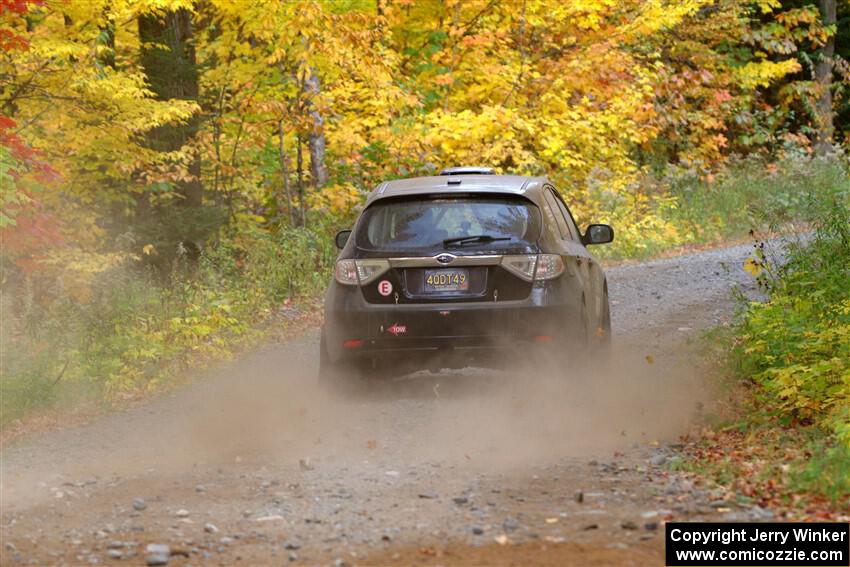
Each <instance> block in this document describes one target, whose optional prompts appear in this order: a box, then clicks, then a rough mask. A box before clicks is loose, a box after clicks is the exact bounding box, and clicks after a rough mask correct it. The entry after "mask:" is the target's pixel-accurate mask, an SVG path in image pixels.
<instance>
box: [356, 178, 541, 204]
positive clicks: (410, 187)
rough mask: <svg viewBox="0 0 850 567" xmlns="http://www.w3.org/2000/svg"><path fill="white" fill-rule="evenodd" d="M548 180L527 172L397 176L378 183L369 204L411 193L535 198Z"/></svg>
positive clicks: (370, 195) (368, 201) (370, 196)
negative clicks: (492, 194) (519, 173)
mask: <svg viewBox="0 0 850 567" xmlns="http://www.w3.org/2000/svg"><path fill="white" fill-rule="evenodd" d="M545 183H548V181H547V179H546V178H545V177H529V176H525V175H492V174H488V175H469V174H467V175H436V176H432V177H411V178H409V179H395V180H393V181H385V182H383V183H381V184H380V185H378V186H377V187H376V188H375V190H374V191H372V193H370V194H369V198H368V200H367V201H366V204H367V205H369V204H371V203H373V202H375V201H378V200H381V199H385V198H390V197H404V196H408V195H411V196H412V195H452V194H459V193H463V194H469V193H496V194H498V193H502V194H507V195H522V196H525V197H528V198H530V199H532V200H534V201H536V200H537V199H536V197H537V194H538V193H539V192H540V189H541V188H542V187H543V185H544V184H545Z"/></svg>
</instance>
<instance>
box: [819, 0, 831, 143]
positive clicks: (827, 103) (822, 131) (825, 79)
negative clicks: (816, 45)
mask: <svg viewBox="0 0 850 567" xmlns="http://www.w3.org/2000/svg"><path fill="white" fill-rule="evenodd" d="M819 3H820V12H821V17H822V18H823V25H824V26H831V25H835V22H836V8H835V4H836V0H820V2H819ZM834 55H835V34H834V33H833V34H832V35H831V36H830V37H829V40H828V41H827V42H826V44H825V45H824V46H823V47H822V48H821V50H820V53H819V54H818V61H817V64H816V65H815V81H816V82H817V86H818V99H817V101H815V110H816V112H817V139H816V141H815V151H816V152H817V154H818V155H823V154H825V153H828V152H829V151H830V150H831V149H832V136H833V133H834V132H835V126H834V124H833V109H832V69H833V56H834Z"/></svg>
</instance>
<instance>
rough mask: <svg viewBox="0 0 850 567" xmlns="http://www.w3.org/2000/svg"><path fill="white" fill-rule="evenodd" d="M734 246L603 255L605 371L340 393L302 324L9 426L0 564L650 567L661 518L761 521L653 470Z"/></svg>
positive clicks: (728, 279) (671, 433)
mask: <svg viewBox="0 0 850 567" xmlns="http://www.w3.org/2000/svg"><path fill="white" fill-rule="evenodd" d="M750 249H751V248H750V247H749V246H737V247H733V248H727V249H722V250H712V251H707V252H699V253H696V254H691V255H686V256H679V257H675V258H668V259H663V260H656V261H652V262H646V263H641V264H630V265H624V266H618V267H614V268H611V269H609V270H608V277H609V287H610V295H611V300H612V316H613V324H614V330H615V356H614V360H613V361H612V363H611V364H610V366H604V367H603V366H599V367H597V368H596V369H593V370H590V371H581V372H577V371H576V370H575V369H569V368H567V369H564V372H563V374H561V375H559V376H545V375H541V372H540V370H539V369H537V368H529V369H526V370H524V371H521V372H508V371H505V372H489V371H483V370H476V369H469V370H465V371H462V372H448V371H446V372H442V373H439V374H428V373H423V374H419V375H414V376H408V377H405V378H403V379H400V380H397V381H395V382H392V383H389V384H384V385H381V386H380V387H376V388H373V389H371V390H370V391H369V392H364V393H361V394H359V395H356V396H353V397H348V398H344V399H340V398H335V397H329V396H327V395H324V394H323V393H322V392H321V391H319V390H318V389H317V388H316V384H315V374H316V361H317V348H318V332H317V331H316V330H313V331H311V332H309V333H307V334H305V335H304V336H302V337H300V338H298V339H295V340H293V341H290V342H288V343H286V344H281V345H278V346H273V347H269V348H266V349H265V350H262V351H259V352H256V353H253V354H251V355H249V356H246V357H244V358H242V359H241V360H238V361H235V362H232V363H229V364H225V365H222V366H220V367H219V368H217V369H215V370H214V371H211V372H209V376H208V377H206V378H205V379H203V380H199V381H198V382H197V383H195V384H193V385H191V386H189V387H187V388H185V389H183V390H181V391H179V392H177V393H175V394H174V395H172V396H170V397H169V398H167V399H163V400H160V401H157V402H155V403H152V404H149V405H145V406H141V407H138V408H134V409H132V410H129V411H127V412H123V413H120V414H116V415H112V416H108V417H105V418H103V419H100V420H98V421H96V422H94V423H92V424H89V425H86V426H82V427H71V428H68V429H65V430H62V431H57V432H51V433H47V434H44V435H41V436H38V437H36V438H31V439H29V440H27V441H25V442H22V443H20V444H18V445H17V446H15V447H13V448H11V449H7V450H5V451H4V453H3V455H2V463H0V467H2V468H1V469H0V472H2V485H0V489H2V493H1V494H2V506H0V508H2V510H0V536H2V548H0V563H2V564H3V565H13V564H33V565H96V564H126V565H140V564H141V565H143V564H145V562H146V559H152V558H150V557H148V556H150V555H151V554H149V553H147V552H146V546H147V544H164V545H168V546H169V551H170V555H168V557H166V558H164V559H167V560H168V564H169V565H187V564H192V565H233V564H235V563H236V562H237V561H238V562H239V563H241V564H245V565H282V564H295V565H298V564H309V565H334V564H335V565H343V564H347V565H357V564H361V565H367V564H368V565H384V564H386V565H420V564H421V565H529V564H539V565H663V560H662V552H663V522H664V521H665V520H669V519H671V518H675V519H696V518H705V519H717V520H724V519H725V520H729V519H748V518H757V517H770V511H767V510H761V509H757V510H752V509H749V510H743V509H737V508H735V506H734V505H732V504H730V503H728V502H723V501H721V500H720V493H711V492H709V491H706V490H703V489H701V488H700V487H695V486H693V485H692V484H691V483H690V482H689V481H687V480H686V479H684V478H682V477H680V476H677V475H676V474H675V473H672V472H670V470H669V465H670V463H671V460H675V459H676V457H675V451H674V449H675V443H676V441H677V439H678V436H679V435H680V434H682V433H683V432H685V431H687V430H688V428H689V427H691V426H692V425H693V424H694V423H697V422H698V421H699V420H700V419H702V416H703V414H705V413H706V412H710V411H711V400H712V399H713V398H714V396H713V395H712V392H711V391H710V389H709V388H708V387H707V385H706V384H707V381H706V380H704V377H702V376H701V370H700V368H698V367H697V365H696V363H695V357H694V353H693V349H692V348H691V346H689V344H688V343H689V340H690V339H691V338H692V337H695V336H696V335H697V334H698V333H699V330H700V329H703V328H705V327H708V326H712V325H716V324H718V323H722V322H723V321H724V320H726V319H727V318H728V317H729V316H730V315H731V312H732V310H733V304H732V301H731V298H730V290H731V288H732V287H733V286H735V285H746V283H747V281H748V278H747V276H746V275H745V274H744V272H743V271H742V269H741V264H742V262H743V261H744V259H745V258H746V256H747V255H748V253H749V251H750ZM671 444H673V445H672V446H671ZM154 555H155V554H154Z"/></svg>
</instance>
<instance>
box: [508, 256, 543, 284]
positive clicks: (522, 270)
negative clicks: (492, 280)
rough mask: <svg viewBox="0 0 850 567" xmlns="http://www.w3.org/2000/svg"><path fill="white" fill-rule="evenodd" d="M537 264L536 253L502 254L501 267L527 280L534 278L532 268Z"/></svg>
mask: <svg viewBox="0 0 850 567" xmlns="http://www.w3.org/2000/svg"><path fill="white" fill-rule="evenodd" d="M536 266H537V254H523V255H522V256H503V257H502V267H503V268H505V269H506V270H508V271H509V272H511V273H512V274H515V275H517V276H519V277H521V278H522V279H524V280H525V281H527V282H530V281H532V280H533V279H534V269H535V267H536Z"/></svg>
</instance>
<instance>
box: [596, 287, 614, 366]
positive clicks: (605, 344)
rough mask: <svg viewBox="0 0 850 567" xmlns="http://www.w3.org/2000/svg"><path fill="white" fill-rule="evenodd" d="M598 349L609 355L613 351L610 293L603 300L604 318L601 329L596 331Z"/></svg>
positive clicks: (600, 325) (600, 322)
mask: <svg viewBox="0 0 850 567" xmlns="http://www.w3.org/2000/svg"><path fill="white" fill-rule="evenodd" d="M596 336H597V343H596V344H597V347H598V348H599V350H601V351H603V352H604V353H605V354H607V353H608V352H609V351H610V350H611V306H610V304H609V302H608V293H607V292H606V293H605V296H604V297H603V299H602V317H601V318H600V321H599V328H598V329H597V330H596Z"/></svg>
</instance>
